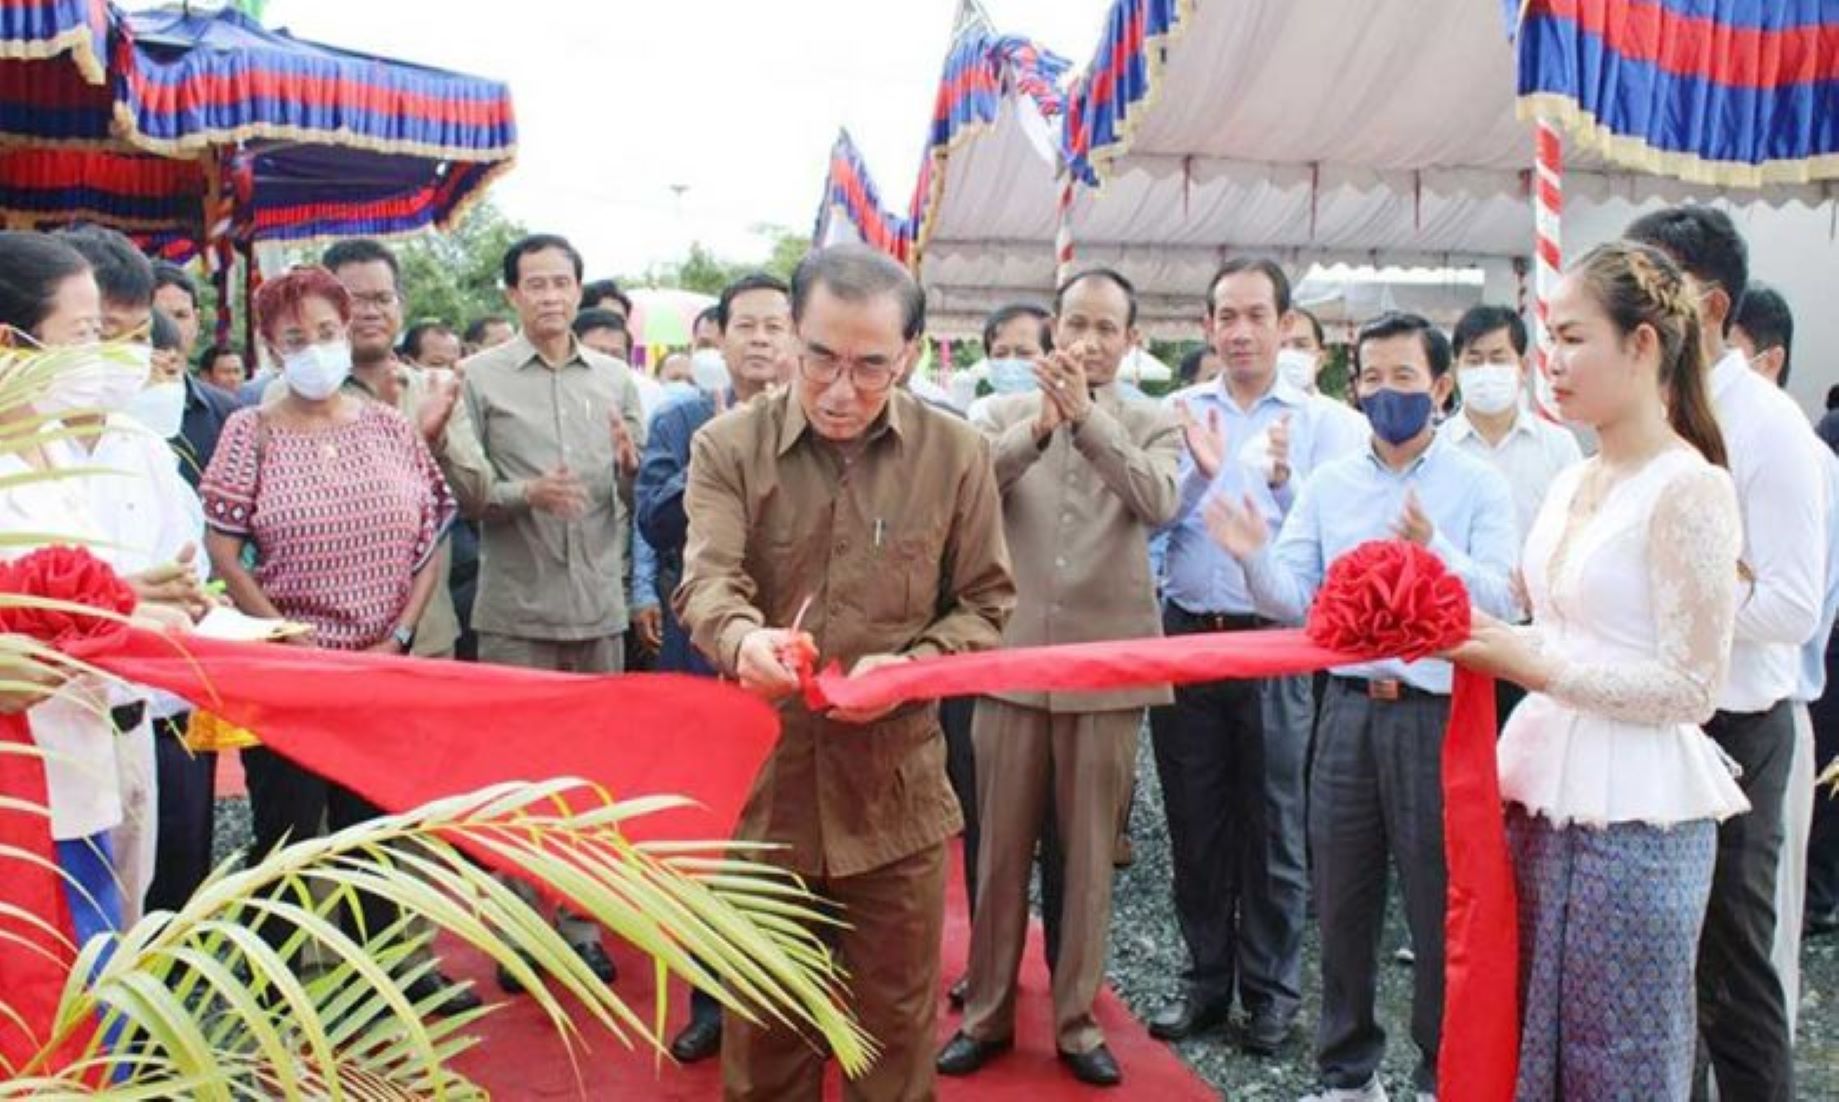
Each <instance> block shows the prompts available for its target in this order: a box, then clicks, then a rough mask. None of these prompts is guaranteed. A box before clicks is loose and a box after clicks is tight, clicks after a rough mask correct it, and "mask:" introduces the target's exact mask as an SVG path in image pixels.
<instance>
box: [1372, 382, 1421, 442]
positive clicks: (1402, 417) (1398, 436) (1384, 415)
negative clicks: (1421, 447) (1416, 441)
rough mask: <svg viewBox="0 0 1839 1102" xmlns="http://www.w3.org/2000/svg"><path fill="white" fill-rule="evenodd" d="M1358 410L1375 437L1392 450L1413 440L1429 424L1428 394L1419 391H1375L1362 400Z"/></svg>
mask: <svg viewBox="0 0 1839 1102" xmlns="http://www.w3.org/2000/svg"><path fill="white" fill-rule="evenodd" d="M1360 409H1361V412H1363V413H1365V414H1366V419H1367V423H1368V424H1370V425H1372V426H1373V433H1374V435H1376V436H1378V437H1379V438H1380V439H1381V440H1384V441H1385V442H1386V443H1388V444H1391V445H1392V446H1394V447H1397V446H1398V445H1400V444H1403V443H1404V442H1405V441H1407V440H1410V439H1412V438H1414V437H1416V436H1417V434H1418V433H1420V432H1423V431H1424V426H1425V425H1428V424H1430V411H1431V402H1430V395H1429V394H1428V393H1427V392H1425V391H1422V390H1420V391H1416V392H1413V393H1406V392H1405V391H1402V390H1391V389H1382V390H1376V391H1374V392H1373V393H1371V394H1367V395H1363V396H1362V397H1361V399H1360Z"/></svg>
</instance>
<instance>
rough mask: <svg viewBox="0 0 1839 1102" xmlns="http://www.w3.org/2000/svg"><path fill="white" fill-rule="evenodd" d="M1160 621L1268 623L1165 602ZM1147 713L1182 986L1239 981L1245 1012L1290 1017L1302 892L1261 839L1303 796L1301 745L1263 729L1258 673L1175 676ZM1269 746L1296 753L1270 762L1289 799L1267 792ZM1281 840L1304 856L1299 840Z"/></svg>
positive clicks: (1194, 989) (1211, 987) (1195, 993)
mask: <svg viewBox="0 0 1839 1102" xmlns="http://www.w3.org/2000/svg"><path fill="white" fill-rule="evenodd" d="M1162 625H1163V631H1164V632H1165V633H1166V634H1168V635H1171V636H1173V635H1191V634H1195V633H1197V632H1204V631H1216V630H1223V629H1224V630H1239V631H1244V630H1251V629H1254V628H1258V627H1262V626H1265V625H1264V624H1263V623H1262V622H1261V621H1258V620H1256V619H1255V618H1253V617H1250V616H1243V617H1231V618H1223V617H1206V616H1196V615H1194V614H1192V613H1189V612H1187V611H1186V610H1184V609H1182V608H1180V607H1178V606H1176V605H1172V604H1171V605H1167V606H1165V608H1164V610H1163V620H1162ZM1149 722H1150V737H1151V741H1152V743H1153V746H1154V749H1155V755H1156V773H1157V775H1158V776H1159V777H1160V778H1161V781H1162V795H1163V804H1164V807H1165V809H1166V811H1167V814H1168V824H1169V846H1170V851H1171V853H1170V856H1171V858H1172V863H1173V866H1174V896H1175V915H1176V919H1177V921H1178V922H1179V924H1180V926H1181V936H1182V939H1183V940H1184V941H1185V942H1186V943H1187V946H1188V956H1189V960H1190V964H1189V968H1188V970H1187V972H1186V973H1185V974H1184V977H1183V978H1184V980H1185V982H1186V985H1187V989H1188V996H1189V997H1190V998H1191V999H1193V1000H1195V1001H1197V1002H1202V1003H1208V1004H1212V1003H1216V1002H1221V1001H1230V1000H1231V999H1232V997H1233V992H1234V990H1235V989H1236V990H1237V991H1238V995H1239V1001H1240V1002H1241V1003H1242V1004H1243V1005H1244V1007H1245V1009H1246V1010H1247V1011H1249V1012H1252V1013H1257V1012H1260V1011H1268V1012H1274V1013H1276V1014H1278V1015H1280V1016H1282V1017H1284V1018H1289V1017H1292V1016H1294V1015H1295V1013H1296V1010H1297V1007H1298V1005H1299V1003H1300V1001H1301V992H1300V991H1299V990H1298V989H1297V988H1298V981H1299V977H1300V969H1301V954H1302V928H1303V922H1304V905H1305V899H1304V895H1303V893H1302V892H1299V891H1293V890H1287V889H1285V888H1284V887H1283V885H1282V884H1281V883H1280V882H1279V879H1278V878H1277V877H1275V876H1274V874H1273V847H1272V846H1271V845H1269V839H1270V838H1271V836H1272V834H1273V833H1274V832H1277V833H1281V826H1280V824H1279V823H1277V822H1274V820H1275V819H1277V818H1278V817H1277V816H1274V815H1273V812H1272V808H1273V806H1274V805H1282V806H1291V807H1295V808H1300V807H1301V805H1302V791H1301V789H1302V783H1303V781H1302V761H1303V756H1302V755H1303V752H1302V746H1301V744H1300V743H1299V745H1297V746H1295V747H1291V748H1284V747H1277V746H1276V745H1275V743H1274V740H1275V738H1276V736H1275V735H1274V734H1267V731H1266V709H1265V688H1264V686H1263V684H1262V683H1260V682H1257V681H1212V682H1207V683H1205V684H1199V685H1188V686H1182V687H1178V688H1177V689H1176V690H1175V703H1174V704H1172V705H1169V706H1167V707H1163V708H1153V709H1151V710H1150V720H1149ZM1306 737H1307V736H1306V733H1305V734H1304V735H1302V738H1303V739H1306ZM1273 751H1275V752H1278V753H1285V754H1289V755H1290V756H1292V757H1293V758H1294V761H1295V765H1296V768H1295V769H1294V770H1277V771H1275V775H1277V776H1279V777H1280V778H1281V779H1280V781H1279V783H1280V785H1288V786H1291V787H1293V788H1294V789H1295V790H1296V791H1294V792H1292V793H1288V794H1287V803H1286V801H1273V800H1272V799H1271V798H1270V790H1269V788H1270V785H1271V783H1272V779H1273V776H1274V771H1273V770H1272V769H1271V768H1270V767H1269V764H1270V763H1269V761H1268V760H1267V759H1268V758H1269V756H1270V755H1271V753H1272V752H1273ZM1292 774H1293V775H1292ZM1293 829H1300V823H1299V824H1298V825H1297V826H1296V827H1295V828H1293ZM1288 848H1290V849H1292V850H1294V851H1295V852H1297V853H1298V854H1299V855H1300V851H1301V845H1300V841H1299V842H1298V843H1297V844H1296V845H1294V846H1291V847H1288ZM1299 860H1300V856H1299Z"/></svg>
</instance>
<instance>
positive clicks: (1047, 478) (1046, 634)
mask: <svg viewBox="0 0 1839 1102" xmlns="http://www.w3.org/2000/svg"><path fill="white" fill-rule="evenodd" d="M1041 401H1042V395H1041V393H1040V391H1034V392H1032V393H1028V394H1015V395H1008V396H1004V397H1001V398H997V399H995V400H994V401H992V402H990V403H989V404H988V405H986V406H985V407H984V408H983V409H982V410H980V411H979V413H978V415H977V421H976V423H977V427H978V428H979V429H981V430H983V432H984V433H986V434H987V435H988V436H989V437H990V440H991V443H992V446H993V448H994V451H995V461H996V482H997V485H998V486H999V487H1001V490H1002V499H1003V531H1004V533H1005V534H1006V535H1007V537H1008V540H1009V552H1010V554H1011V556H1013V558H1014V560H1015V581H1016V590H1017V594H1018V599H1017V601H1016V606H1015V615H1014V616H1013V617H1011V618H1010V620H1009V626H1008V629H1007V630H1006V631H1005V632H1004V633H1003V645H1004V646H1008V647H1033V646H1045V645H1051V644H1060V643H1090V642H1094V641H1097V640H1103V639H1141V638H1148V637H1154V636H1158V635H1161V634H1162V617H1161V613H1160V611H1159V610H1158V608H1157V605H1156V586H1155V581H1154V579H1152V578H1151V577H1150V570H1149V538H1150V536H1151V535H1153V534H1154V532H1155V530H1156V529H1157V528H1158V527H1160V526H1161V525H1162V524H1164V523H1166V522H1167V521H1168V520H1169V519H1170V518H1172V517H1173V516H1174V515H1175V510H1176V506H1177V503H1178V491H1177V486H1176V481H1175V468H1176V464H1177V462H1178V461H1179V459H1180V456H1181V446H1182V444H1181V429H1180V427H1179V425H1178V424H1177V423H1176V421H1175V419H1174V417H1173V416H1171V415H1170V414H1169V413H1168V412H1167V411H1166V410H1164V409H1163V408H1162V407H1161V406H1159V405H1157V404H1156V403H1154V402H1150V401H1146V400H1140V399H1139V400H1127V399H1125V398H1124V397H1123V396H1122V395H1121V394H1120V393H1119V392H1118V389H1117V387H1116V386H1115V385H1112V386H1105V387H1100V388H1099V389H1098V391H1097V392H1096V393H1095V394H1094V400H1093V406H1092V412H1091V413H1089V414H1087V415H1086V418H1085V421H1084V422H1083V423H1081V424H1080V426H1079V428H1078V429H1077V430H1074V429H1072V428H1070V427H1067V426H1064V425H1063V426H1061V427H1060V428H1057V429H1055V430H1054V433H1053V435H1052V436H1050V437H1048V440H1047V445H1046V446H1045V447H1041V446H1040V445H1038V444H1037V443H1036V441H1035V435H1034V421H1035V417H1036V416H1037V415H1038V414H1039V413H1040V410H1041ZM998 695H999V696H1000V697H1001V699H1003V700H1006V701H1008V702H1010V703H1011V704H1020V705H1024V706H1026V707H1030V708H1043V709H1046V710H1047V711H1050V712H1109V711H1117V710H1121V709H1126V708H1141V707H1145V706H1149V705H1156V704H1167V703H1169V702H1170V701H1171V700H1172V699H1173V696H1172V694H1171V693H1170V691H1169V688H1168V686H1166V685H1158V686H1150V687H1147V688H1140V689H1120V690H1117V691H1115V692H1104V693H1001V694H998Z"/></svg>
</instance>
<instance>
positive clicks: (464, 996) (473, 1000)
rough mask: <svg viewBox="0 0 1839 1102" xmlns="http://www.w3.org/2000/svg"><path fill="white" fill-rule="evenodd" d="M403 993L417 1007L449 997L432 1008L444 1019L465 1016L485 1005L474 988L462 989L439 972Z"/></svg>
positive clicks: (417, 981) (405, 989) (428, 976)
mask: <svg viewBox="0 0 1839 1102" xmlns="http://www.w3.org/2000/svg"><path fill="white" fill-rule="evenodd" d="M402 993H403V994H404V995H406V996H407V997H408V1000H409V1001H410V1002H412V1003H415V1004H417V1005H420V1004H421V1003H424V1002H427V1001H428V1000H430V999H434V998H437V997H439V996H440V995H441V994H442V993H445V994H446V996H447V997H446V998H445V999H443V1000H442V1001H441V1002H439V1003H437V1004H435V1005H434V1006H433V1007H431V1008H430V1009H431V1010H432V1011H433V1012H434V1013H436V1014H439V1015H440V1016H441V1017H443V1018H445V1017H451V1016H452V1015H455V1014H464V1013H466V1012H467V1011H468V1010H477V1009H479V1008H480V1007H481V1006H484V1005H485V1002H484V1000H482V999H480V998H479V996H478V995H475V994H473V990H472V988H470V987H461V986H460V985H458V984H456V983H455V982H454V981H452V980H450V979H448V978H447V977H446V976H443V975H441V974H440V973H439V972H429V973H427V974H426V975H424V976H422V977H421V978H420V979H418V980H416V981H415V982H414V983H411V984H409V985H408V986H407V987H405V988H403V989H402Z"/></svg>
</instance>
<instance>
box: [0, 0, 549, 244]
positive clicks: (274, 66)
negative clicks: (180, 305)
mask: <svg viewBox="0 0 1839 1102" xmlns="http://www.w3.org/2000/svg"><path fill="white" fill-rule="evenodd" d="M96 58H100V59H102V60H103V61H104V62H105V63H106V64H105V67H104V68H103V69H102V70H101V71H99V72H96V71H92V68H91V66H90V65H89V64H88V61H89V60H92V59H96ZM0 147H4V152H0V159H3V160H4V163H5V166H6V168H7V171H6V172H5V173H4V174H3V175H0V214H4V215H5V216H6V217H7V218H8V219H10V220H12V221H14V222H16V223H17V222H23V223H27V224H52V223H57V222H63V221H70V220H72V219H76V218H83V219H88V220H93V221H97V222H101V223H104V224H107V225H112V226H116V227H118V228H120V229H123V230H124V231H127V232H130V233H133V234H135V235H136V236H138V237H140V238H142V239H143V240H144V241H146V242H149V243H156V244H157V245H158V246H159V247H160V248H161V249H162V250H163V251H166V252H168V253H173V252H180V253H183V252H187V251H194V252H195V251H198V250H201V249H203V248H204V247H205V245H206V244H207V242H209V241H211V240H213V239H215V238H216V237H217V236H218V234H219V233H220V232H228V233H230V234H231V235H233V236H234V237H235V238H236V239H237V240H242V241H249V240H256V239H260V240H282V241H308V240H317V239H323V238H329V237H338V236H347V235H352V234H367V235H393V234H401V233H407V232H412V231H414V230H418V229H421V228H423V227H426V226H428V225H431V224H445V223H447V222H448V221H450V220H451V219H453V218H454V217H455V216H457V214H458V212H459V211H460V210H461V209H462V208H463V207H464V206H465V205H466V204H467V202H468V201H469V200H470V199H472V198H475V197H477V196H478V195H480V194H482V193H483V188H484V186H485V185H486V184H487V183H488V182H489V181H490V180H491V179H492V178H493V177H494V176H495V175H496V174H497V173H499V172H501V171H503V170H504V169H506V168H508V167H509V166H510V164H511V163H512V160H513V158H514V157H515V155H516V147H517V129H516V122H515V119H514V116H513V113H512V107H511V97H510V93H509V90H508V89H507V88H506V87H505V86H504V85H503V84H500V83H498V82H496V81H490V80H483V79H480V78H476V77H470V76H465V75H462V74H457V73H449V72H443V71H441V70H438V69H430V68H426V67H423V66H418V65H412V64H408V63H405V62H398V61H392V60H389V59H385V58H379V57H373V56H370V55H366V54H360V53H355V52H352V51H347V50H340V49H333V48H330V47H326V46H321V45H317V44H315V43H311V42H306V41H302V40H300V39H296V38H294V37H292V36H291V35H289V34H287V33H286V32H285V31H275V30H270V29H268V28H265V27H263V26H262V25H260V24H259V23H257V22H255V21H253V20H251V19H249V18H248V17H246V16H244V15H243V14H241V13H240V12H237V11H235V10H234V9H227V8H216V9H193V8H190V7H177V8H171V9H162V10H156V11H145V12H133V13H124V12H122V11H120V10H119V9H116V8H115V7H113V6H112V5H110V4H107V3H105V2H104V0H0ZM230 166H235V169H236V171H235V172H234V173H232V172H230V171H229V169H230ZM214 196H215V197H218V198H219V199H220V200H221V201H222V202H224V203H227V204H228V205H227V206H226V207H224V208H223V209H222V210H213V209H210V208H211V207H212V201H211V200H212V197H214ZM222 214H227V217H220V215H222ZM188 245H189V249H188Z"/></svg>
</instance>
